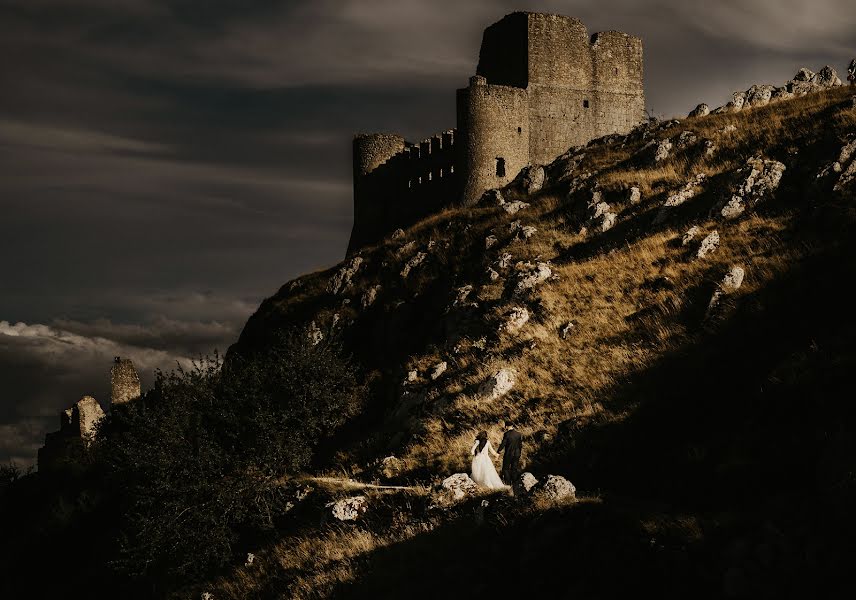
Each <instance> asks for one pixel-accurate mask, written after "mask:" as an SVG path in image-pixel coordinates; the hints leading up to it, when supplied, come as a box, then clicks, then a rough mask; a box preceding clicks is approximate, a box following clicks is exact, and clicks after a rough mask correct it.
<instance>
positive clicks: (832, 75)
mask: <svg viewBox="0 0 856 600" xmlns="http://www.w3.org/2000/svg"><path fill="white" fill-rule="evenodd" d="M811 81H812V83H816V84H817V85H820V86H823V87H840V86H841V79H839V78H838V73H836V72H835V69H833V68H832V67H830V66H829V65H826V66H825V67H823V68H822V69H821V70H820V71H818V72H817V73H815V75H814V77H812V78H811Z"/></svg>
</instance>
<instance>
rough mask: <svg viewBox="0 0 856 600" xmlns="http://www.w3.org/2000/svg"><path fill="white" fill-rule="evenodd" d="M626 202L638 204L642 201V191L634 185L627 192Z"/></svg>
mask: <svg viewBox="0 0 856 600" xmlns="http://www.w3.org/2000/svg"><path fill="white" fill-rule="evenodd" d="M627 201H628V202H629V203H630V204H639V203H640V202H641V201H642V191H641V190H640V189H639V188H638V187H636V186H635V185H634V186H633V187H631V188H630V189H629V190H627Z"/></svg>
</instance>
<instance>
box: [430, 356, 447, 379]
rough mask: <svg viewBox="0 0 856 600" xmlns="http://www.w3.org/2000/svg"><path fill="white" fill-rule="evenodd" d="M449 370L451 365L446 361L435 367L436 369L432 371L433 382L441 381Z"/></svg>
mask: <svg viewBox="0 0 856 600" xmlns="http://www.w3.org/2000/svg"><path fill="white" fill-rule="evenodd" d="M447 368H449V365H448V364H446V361H442V362H439V363H437V364H436V365H434V368H433V369H432V370H431V381H436V380H437V379H439V378H440V376H441V375H442V374H443V373H445V372H446V369H447Z"/></svg>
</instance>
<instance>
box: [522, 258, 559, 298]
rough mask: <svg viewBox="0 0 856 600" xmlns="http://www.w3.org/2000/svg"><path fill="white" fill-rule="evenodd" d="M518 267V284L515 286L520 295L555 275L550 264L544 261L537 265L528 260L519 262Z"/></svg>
mask: <svg viewBox="0 0 856 600" xmlns="http://www.w3.org/2000/svg"><path fill="white" fill-rule="evenodd" d="M517 267H518V273H517V285H516V286H515V288H514V292H515V294H518V295H519V294H523V293H525V292H528V291H530V290H532V289H534V288H536V287H538V286H539V285H541V284H542V283H544V282H545V281H547V280H548V279H550V277H552V275H553V270H552V269H551V268H550V265H548V264H547V263H544V262H539V263H537V264H535V265H532V263H528V262H527V263H518V265H517Z"/></svg>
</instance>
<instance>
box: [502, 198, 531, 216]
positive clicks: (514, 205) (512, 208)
mask: <svg viewBox="0 0 856 600" xmlns="http://www.w3.org/2000/svg"><path fill="white" fill-rule="evenodd" d="M528 207H529V205H528V204H527V203H526V202H521V201H520V200H515V201H514V202H506V203H505V204H503V205H502V209H503V210H504V211H505V212H507V213H508V214H510V215H515V214H517V213H518V212H520V211H521V210H523V209H524V208H528Z"/></svg>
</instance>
